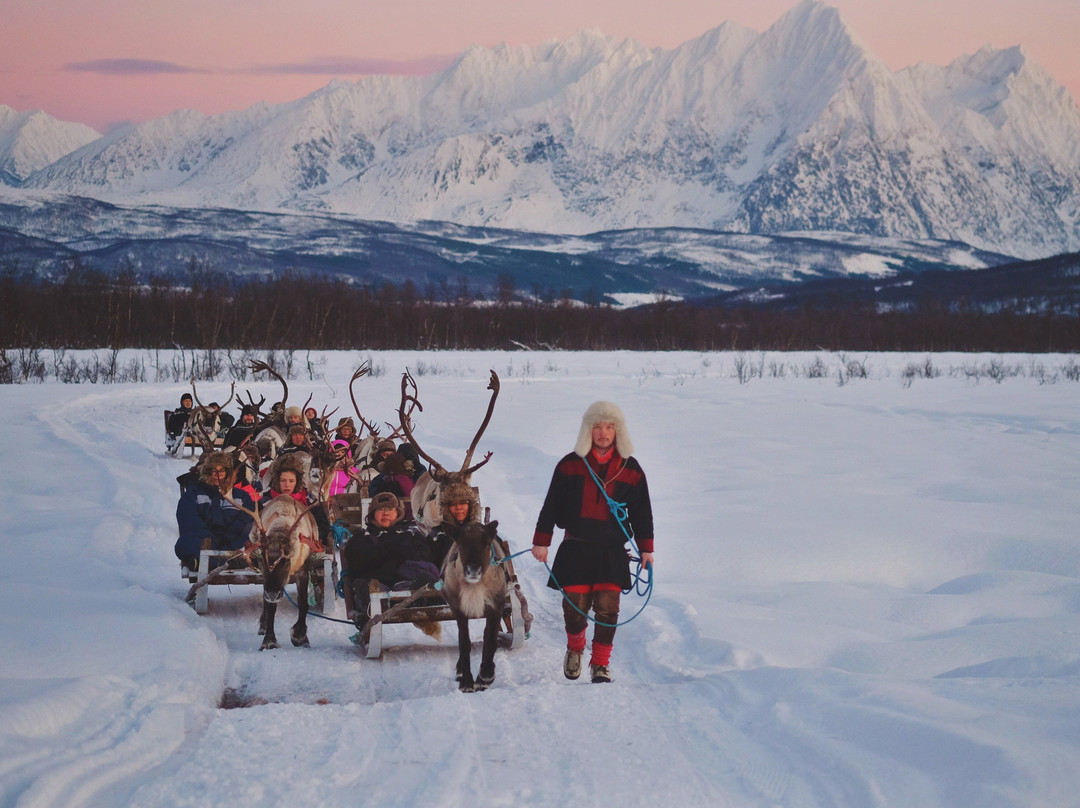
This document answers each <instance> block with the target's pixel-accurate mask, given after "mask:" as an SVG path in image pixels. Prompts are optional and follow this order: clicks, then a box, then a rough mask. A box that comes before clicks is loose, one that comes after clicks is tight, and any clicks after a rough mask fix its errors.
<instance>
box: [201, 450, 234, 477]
mask: <svg viewBox="0 0 1080 808" xmlns="http://www.w3.org/2000/svg"><path fill="white" fill-rule="evenodd" d="M198 468H199V480H200V481H201V482H204V483H208V484H210V485H216V483H215V482H214V481H213V480H211V479H210V472H211V471H212V470H213V469H218V468H223V469H225V474H226V475H227V476H231V475H232V473H233V469H235V468H236V461H235V458H234V457H233V455H232V454H231V453H230V452H205V453H204V454H203V455H202V456H201V457H200V458H199V464H198Z"/></svg>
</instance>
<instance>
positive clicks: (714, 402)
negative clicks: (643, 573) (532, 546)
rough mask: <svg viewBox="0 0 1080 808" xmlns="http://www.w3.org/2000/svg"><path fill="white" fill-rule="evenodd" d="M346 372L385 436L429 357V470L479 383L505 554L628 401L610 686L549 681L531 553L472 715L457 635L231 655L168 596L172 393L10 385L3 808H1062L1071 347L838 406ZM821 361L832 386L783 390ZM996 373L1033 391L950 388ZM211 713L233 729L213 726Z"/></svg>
mask: <svg viewBox="0 0 1080 808" xmlns="http://www.w3.org/2000/svg"><path fill="white" fill-rule="evenodd" d="M365 356H367V354H344V353H342V354H329V355H327V356H326V361H325V363H323V364H321V365H319V373H320V374H322V376H323V378H321V379H316V380H314V381H312V380H308V379H307V378H306V377H305V378H296V379H293V380H292V382H291V383H290V401H292V402H295V403H300V402H302V401H303V400H304V399H306V398H307V396H308V394H309V393H314V403H315V404H316V405H318V406H319V408H320V409H321V408H322V406H323V405H326V404H329V405H331V406H337V405H342V411H341V413H342V414H343V413H345V412H346V411H348V410H351V406H350V404H349V401H348V379H349V376H350V375H351V372H352V370H353V369H354V368H355V367H356V365H357V364H358V363H359V361H360V360H361V359H363V358H364V357H365ZM373 357H374V359H375V361H376V365H377V367H379V368H380V369H381V370H382V371H383V372H382V373H381V375H379V376H377V377H374V378H370V377H369V378H366V379H363V380H361V381H360V382H358V384H357V388H356V389H357V392H358V396H359V398H360V402H361V406H362V407H363V409H364V414H365V415H366V416H368V417H373V418H376V419H378V420H380V421H384V420H390V419H391V418H392V417H393V409H394V407H395V406H396V402H397V396H398V394H399V380H400V371H401V369H403V368H404V367H405V366H406V365H409V366H410V367H411V368H412V369H413V370H414V372H416V371H417V369H418V367H422V368H423V371H424V375H419V376H418V377H417V381H418V383H419V389H420V397H421V401H422V402H423V403H424V405H425V410H424V412H423V413H422V414H421V415H419V417H418V429H417V434H418V436H419V437H420V439H421V441H422V443H423V445H424V448H425V449H426V450H427V451H428V452H430V453H432V454H434V455H435V456H436V457H438V458H440V459H443V460H444V463H445V464H447V465H450V464H453V463H455V462H460V459H461V458H462V456H463V454H464V450H465V447H466V446H467V445H468V442H469V440H470V438H471V437H472V435H473V433H474V432H475V430H476V427H477V426H478V424H479V421H480V419H481V417H482V414H483V409H484V407H485V406H486V402H487V397H488V394H487V391H486V390H485V389H484V388H485V385H486V382H487V375H488V374H487V371H488V369H489V368H493V369H495V370H496V371H497V372H498V373H499V374H500V376H501V377H502V379H503V387H502V394H501V396H500V398H499V400H498V405H497V407H496V410H495V415H494V418H493V420H492V423H491V426H490V427H489V429H488V431H487V434H486V435H485V436H484V438H483V439H482V441H481V443H480V446H479V450H478V451H480V452H483V451H487V450H491V451H493V452H494V456H493V458H492V460H491V462H490V463H489V465H488V466H487V467H485V468H483V469H482V470H481V471H480V472H478V473H477V475H476V478H475V482H476V483H477V484H478V485H479V486H480V490H481V494H482V497H483V500H484V504H485V505H488V506H490V507H491V509H492V512H493V516H494V517H495V518H497V519H498V520H499V522H500V525H501V528H500V530H501V532H502V533H503V534H504V535H505V536H506V537H507V538H509V539H510V541H511V543H512V545H513V549H515V550H517V549H524V548H525V546H526V544H527V543H528V542H529V541H530V539H531V534H532V529H533V525H534V522H535V519H536V515H537V513H538V510H539V507H540V503H541V500H542V498H543V496H544V493H545V491H546V488H547V483H548V480H549V479H550V475H551V471H552V469H553V468H554V465H555V462H556V461H557V459H558V458H559V457H561V456H562V455H563V454H564V453H566V452H567V451H569V450H570V449H571V447H572V445H573V442H574V438H575V436H576V434H577V429H578V425H579V422H580V417H581V413H582V412H583V411H584V410H585V408H586V407H587V405H588V404H590V403H591V402H592V401H594V400H596V399H599V398H607V399H611V400H613V401H615V402H617V403H618V404H620V405H621V406H622V408H623V409H624V411H625V412H626V414H627V418H628V421H629V425H630V429H631V432H632V437H633V440H634V442H635V444H636V456H637V457H638V459H639V460H640V461H641V463H642V465H643V467H644V469H645V471H646V474H647V475H648V478H649V483H650V488H651V491H652V496H653V504H654V510H655V515H656V523H657V527H656V535H657V539H656V559H657V561H656V585H655V592H654V594H653V597H652V600H651V602H650V603H649V605H648V606H647V608H646V609H645V610H644V612H643V613H642V614H641V616H640V617H639V618H637V619H636V620H634V621H633V622H631V623H629V624H628V625H626V626H623V627H622V628H620V629H619V631H618V634H617V636H616V640H615V653H614V655H613V658H612V674H613V676H614V679H615V681H614V682H613V683H612V684H611V685H607V686H602V685H592V684H589V683H587V682H586V680H585V679H582V680H580V681H578V682H568V681H566V680H565V679H564V678H563V676H562V672H561V660H562V653H563V647H564V643H565V635H564V633H563V629H562V621H561V615H560V607H559V601H558V596H557V594H556V593H554V592H552V591H550V590H548V589H546V588H545V587H544V581H545V573H544V569H543V567H542V565H540V564H538V563H537V562H535V561H534V560H533V559H532V558H531V557H529V556H523V557H522V558H521V559H519V560H518V561H517V565H518V566H517V569H518V573H519V576H520V578H521V579H522V584H523V588H524V590H525V593H526V595H527V596H528V599H529V605H530V607H531V609H532V611H533V613H534V615H535V616H536V621H535V623H534V624H533V628H532V635H531V637H530V639H529V640H528V641H527V642H526V643H525V646H524V647H523V648H522V649H519V650H517V651H508V650H504V649H501V650H500V651H499V653H498V655H497V656H496V662H497V666H498V670H497V678H496V681H495V684H494V686H493V687H492V688H491V689H490V690H488V691H486V692H483V693H476V694H462V693H459V692H458V691H457V689H456V685H455V682H454V677H453V670H454V661H455V658H456V647H455V646H456V643H455V641H454V628H453V627H452V626H451V625H449V624H446V625H445V626H444V634H443V640H442V642H441V643H436V642H435V641H434V640H431V639H429V638H427V637H425V636H424V635H422V634H421V633H420V632H419V631H417V630H416V629H415V628H414V627H412V626H407V625H405V626H388V627H387V628H386V630H385V640H384V641H385V643H386V645H387V648H386V651H385V652H384V654H383V657H382V659H381V660H379V661H372V660H366V659H362V658H361V657H360V656H359V654H358V651H357V650H356V648H355V647H354V646H352V645H351V644H350V642H349V635H350V634H351V633H352V631H351V630H350V628H349V627H348V626H344V625H340V624H336V623H331V622H327V621H322V620H318V619H312V620H310V621H309V635H310V637H311V644H312V647H311V648H310V649H297V648H293V647H291V646H287V647H283V648H281V649H279V650H275V651H266V652H259V651H258V647H259V637H258V636H257V635H256V624H257V619H258V610H259V603H260V601H259V593H258V591H256V590H255V589H254V588H247V589H246V590H245V589H244V588H242V587H236V588H234V590H233V591H232V592H228V591H219V590H222V589H224V588H222V587H219V588H217V589H215V592H214V594H213V597H212V599H211V607H210V612H209V613H208V614H207V615H205V616H199V615H197V614H195V613H194V612H193V611H192V609H191V608H190V607H188V606H187V605H185V603H184V600H183V596H184V593H185V592H186V589H187V584H186V583H185V582H183V581H182V580H181V579H180V577H179V571H178V563H177V561H176V559H175V558H174V556H173V551H172V546H173V541H174V539H175V535H176V525H175V519H174V511H175V505H176V499H177V496H178V488H177V485H176V482H175V478H176V476H177V475H179V474H181V473H182V472H183V471H184V470H185V469H186V468H187V466H188V464H187V462H185V461H181V460H176V459H172V458H169V457H167V456H165V454H164V452H163V430H162V414H161V413H162V409H163V408H165V407H171V406H173V405H174V404H175V403H176V402H177V401H178V400H179V397H180V394H181V393H182V392H183V391H184V390H185V389H187V388H185V386H184V385H183V384H177V383H172V382H168V383H158V384H116V385H101V384H99V385H91V384H73V385H67V384H60V383H56V382H50V383H46V384H28V385H14V386H12V385H7V386H3V387H0V403H2V405H3V411H4V413H5V417H4V419H3V421H2V425H0V441H2V443H3V446H4V453H3V457H4V460H5V463H4V465H5V469H4V474H3V483H0V491H2V500H3V503H4V506H5V507H4V509H3V513H2V516H0V534H2V539H0V553H2V560H3V564H2V567H0V576H2V585H0V637H2V641H3V642H2V648H3V651H2V653H0V808H9V807H10V806H19V807H20V808H31V807H33V808H42V807H44V806H65V807H67V806H81V805H91V806H115V805H138V806H218V805H221V806H230V807H231V808H241V807H243V806H282V805H304V806H320V805H330V806H353V805H361V804H364V805H378V806H383V807H384V808H385V807H386V806H415V805H424V804H431V805H434V804H438V805H446V806H459V805H478V806H524V805H528V806H533V805H535V806H567V805H577V806H584V805H597V804H610V805H619V806H656V805H672V806H679V807H680V808H684V807H685V806H784V807H785V808H810V807H811V806H814V807H815V808H817V807H820V808H825V807H826V806H853V807H856V806H857V807H858V808H863V807H864V806H866V807H869V806H890V807H892V806H910V808H928V806H943V807H944V806H951V807H952V808H997V807H998V806H1018V807H1019V806H1022V807H1023V808H1037V807H1038V806H1046V807H1047V808H1063V807H1064V806H1078V805H1080V766H1078V764H1077V761H1078V760H1080V535H1078V528H1080V496H1078V490H1080V383H1077V382H1075V381H1069V380H1066V379H1064V378H1058V377H1056V376H1055V374H1056V369H1058V368H1060V367H1062V366H1065V365H1066V364H1067V363H1069V362H1070V361H1072V359H1071V358H1070V357H1067V356H1048V357H1047V356H1041V357H1035V358H1027V357H1001V358H998V357H989V356H981V357H980V356H975V357H972V356H960V355H935V356H934V357H933V363H934V365H935V366H936V367H938V368H940V369H941V370H943V371H946V372H945V373H943V375H941V376H939V377H937V378H932V379H926V378H918V377H915V378H912V374H911V373H910V369H911V368H912V367H913V366H915V365H918V364H919V363H925V361H926V357H925V356H909V355H889V354H871V355H869V356H866V357H859V358H860V359H862V360H864V362H865V368H866V369H867V370H868V378H853V379H845V381H846V383H844V384H840V383H839V381H840V378H841V377H840V376H838V374H837V372H836V369H837V367H838V366H839V359H838V358H837V357H836V356H835V355H830V354H822V355H821V356H820V357H815V356H814V355H812V354H807V355H768V356H766V357H759V356H758V355H752V356H750V357H739V356H737V355H734V354H708V355H705V354H695V353H673V354H668V353H663V354H660V353H657V354H636V353H610V354H606V353H580V354H579V353H550V354H543V353H486V352H480V353H447V354H418V353H412V352H393V353H389V352H388V353H379V354H374V355H373ZM817 358H820V359H821V360H823V361H824V362H825V364H826V365H827V366H828V368H829V372H828V374H827V375H825V376H824V377H823V378H810V377H809V376H811V375H815V374H808V373H805V372H799V369H800V368H808V367H810V365H811V363H812V362H813V361H814V360H815V359H817ZM999 359H1000V360H1001V361H1002V362H1003V363H1004V365H1003V366H1005V367H1024V368H1028V369H1033V368H1035V366H1036V365H1037V364H1043V365H1045V369H1046V370H1048V371H1049V374H1042V375H1041V376H1040V375H1039V374H1033V373H1027V372H1025V373H1022V374H1020V375H1016V376H1013V377H1011V378H1005V379H1004V380H1003V381H1000V382H995V381H994V380H993V379H992V378H989V377H987V376H982V377H981V378H976V377H973V376H971V375H970V374H965V373H955V374H952V375H950V374H949V373H948V372H947V371H948V370H949V369H950V368H959V367H961V366H975V365H979V364H982V365H984V366H987V367H990V366H991V364H992V363H993V362H996V361H998V360H999ZM747 360H752V362H754V363H758V368H759V369H760V368H769V367H772V368H774V369H775V368H776V367H777V363H780V365H781V366H782V368H787V369H788V370H787V372H785V373H784V374H783V376H782V377H781V376H780V374H776V373H774V374H770V373H768V372H766V373H765V374H764V378H761V377H753V378H750V377H749V376H748V375H747V367H746V365H745V362H746V361H747ZM740 363H742V364H740ZM905 369H907V370H908V371H909V372H908V373H907V374H906V378H905ZM740 373H741V374H742V375H743V381H747V383H740V379H739V378H738V376H739V375H740ZM999 378H1000V376H999ZM1047 381H1052V383H1046V382H1047ZM241 389H250V390H251V391H252V392H253V393H255V394H256V396H258V395H262V394H265V395H266V396H267V397H268V399H271V400H273V398H272V397H274V396H276V395H277V392H278V390H279V388H278V387H277V385H275V384H267V383H263V382H259V383H247V384H244V385H241ZM200 395H201V396H203V400H204V401H207V400H209V399H210V398H217V399H218V400H219V401H223V400H224V399H225V398H226V397H227V395H228V384H227V383H221V382H216V383H210V382H208V383H205V384H204V385H200ZM229 409H230V410H233V411H235V407H234V406H230V408H229ZM336 417H337V416H335V418H336ZM335 422H336V421H335ZM639 603H640V601H639V600H638V599H637V598H636V597H634V596H630V597H628V598H626V599H625V600H624V608H623V611H624V617H625V616H629V614H631V613H632V612H633V611H636V610H637V607H638V605H639ZM338 608H339V610H340V604H338ZM291 611H292V607H291V606H289V605H288V604H283V606H282V610H281V612H279V624H284V625H288V624H289V623H291V621H292V618H291V616H290V613H291ZM337 616H338V617H342V616H343V614H342V613H341V612H340V611H339V612H338V614H337ZM280 633H281V628H279V636H280ZM475 633H476V632H475V631H474V634H475ZM590 635H591V631H590ZM477 653H478V652H474V658H475V657H476V656H477ZM226 691H228V692H229V693H230V694H231V699H230V700H231V701H233V702H237V703H241V704H243V705H245V706H244V707H243V708H237V709H219V706H218V705H219V703H220V702H221V700H222V697H223V694H224V693H225V692H226Z"/></svg>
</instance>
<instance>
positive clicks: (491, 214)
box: [25, 0, 1080, 258]
mask: <svg viewBox="0 0 1080 808" xmlns="http://www.w3.org/2000/svg"><path fill="white" fill-rule="evenodd" d="M1078 144H1080V109H1078V107H1077V105H1076V103H1075V101H1074V100H1073V99H1072V98H1071V97H1070V96H1069V94H1068V93H1067V92H1066V91H1065V90H1064V88H1063V87H1061V86H1060V85H1059V84H1057V83H1056V82H1055V81H1054V80H1053V79H1052V78H1051V77H1050V76H1049V75H1048V74H1047V73H1046V72H1045V71H1044V70H1043V69H1042V68H1040V67H1039V66H1038V65H1037V64H1035V63H1034V62H1032V60H1031V58H1030V56H1029V55H1028V54H1027V53H1026V52H1025V51H1024V50H1023V48H1020V47H1014V48H1008V49H1005V50H995V49H993V48H990V47H986V48H983V49H982V50H980V51H979V52H978V53H977V54H974V55H971V56H965V57H961V58H960V59H957V60H956V61H955V62H954V63H953V64H951V65H949V66H947V67H942V68H938V67H931V66H927V65H919V66H916V67H913V68H909V69H907V70H902V71H899V72H893V71H891V70H889V69H888V68H887V67H886V66H885V65H884V64H883V63H882V62H881V61H880V60H879V59H877V58H876V57H875V56H874V55H873V54H872V53H870V52H869V51H868V50H867V48H866V47H865V46H864V45H863V44H862V43H861V41H860V40H859V38H858V37H857V35H856V34H855V33H854V32H852V31H851V30H850V28H849V27H848V25H847V23H846V22H845V21H844V20H843V18H842V17H841V16H840V14H839V12H838V11H836V9H834V8H832V7H830V6H828V5H825V4H824V3H821V2H818V0H804V1H803V2H801V3H799V4H798V5H796V6H795V7H794V8H792V9H791V10H790V11H789V12H788V13H787V14H785V15H784V16H783V17H781V18H780V19H779V20H778V21H777V22H776V23H775V24H774V25H773V26H771V27H770V28H769V29H768V30H766V31H764V32H762V33H757V32H754V31H751V30H748V29H745V28H741V27H739V26H736V25H733V24H730V23H725V24H724V25H721V26H719V27H718V28H715V29H713V30H711V31H708V32H706V33H705V34H703V35H702V36H701V37H698V38H697V39H694V40H691V41H689V42H686V43H684V44H683V45H681V46H679V47H677V48H674V49H672V50H667V51H665V50H662V49H649V48H645V47H643V46H642V45H640V44H638V43H636V42H633V41H629V40H627V41H619V40H617V39H615V38H611V37H606V36H604V35H603V34H601V33H600V32H597V31H582V32H580V33H578V34H576V35H575V36H573V37H571V38H570V39H568V40H566V41H563V42H557V41H556V42H549V43H545V44H543V45H540V46H538V47H526V46H518V47H507V46H498V47H495V48H481V47H473V48H470V49H469V50H467V51H466V52H464V53H463V54H462V55H461V56H460V58H459V59H458V60H457V61H456V62H455V63H454V64H453V65H451V66H450V67H448V68H447V69H446V70H444V71H442V72H441V73H438V74H436V75H433V76H429V77H426V78H406V77H391V76H375V77H370V78H365V79H362V80H360V81H357V82H345V81H335V82H332V83H331V84H329V85H328V86H327V87H325V88H323V89H321V90H319V91H318V92H315V93H313V94H311V95H310V96H307V97H305V98H301V99H298V100H296V101H292V102H289V103H285V104H278V105H274V106H269V105H257V106H255V107H252V108H251V109H248V110H244V111H241V112H233V113H228V114H225V115H217V116H213V117H209V118H201V117H200V116H196V115H194V114H192V113H176V114H174V115H170V116H167V117H166V118H163V119H160V120H158V121H151V122H148V123H146V124H144V125H142V126H139V127H136V128H135V129H134V130H133V131H130V132H127V133H124V134H118V135H117V136H115V137H111V138H106V139H103V140H102V141H99V142H97V143H96V144H94V145H93V146H91V147H89V148H87V149H83V150H81V151H80V152H78V153H75V154H72V155H69V156H67V157H64V158H62V159H59V160H58V161H57V162H55V163H53V164H52V165H50V166H48V167H46V168H43V169H42V170H40V171H38V172H37V173H36V174H34V175H33V176H31V177H30V178H28V179H27V181H26V183H25V184H26V185H27V186H28V187H33V188H38V189H43V190H50V191H54V192H62V193H68V194H76V195H84V196H96V197H98V198H101V199H104V200H108V201H112V202H117V203H122V204H147V203H152V204H166V205H173V206H178V207H205V206H215V207H229V208H240V209H258V210H280V209H289V210H307V211H328V212H337V213H348V214H352V215H357V216H360V217H363V218H368V219H382V220H390V221H395V222H415V221H417V220H424V219H432V220H442V221H449V222H455V223H458V224H463V225H470V226H498V227H508V228H517V229H528V230H533V231H543V232H552V233H587V232H595V231H597V230H603V229H616V228H635V227H700V228H706V229H714V230H732V231H739V232H749V233H763V234H765V233H775V232H780V231H789V230H800V231H808V230H820V229H825V230H842V231H845V232H849V233H857V234H871V235H878V236H887V237H893V238H905V239H927V238H931V239H939V240H956V241H963V242H966V243H969V244H971V245H973V246H975V247H977V248H980V249H986V250H993V251H996V252H1002V253H1007V254H1011V255H1017V256H1020V257H1026V258H1035V257H1042V256H1046V255H1051V254H1056V253H1061V252H1066V251H1073V250H1077V249H1080V160H1078V159H1077V158H1078V149H1080V146H1078Z"/></svg>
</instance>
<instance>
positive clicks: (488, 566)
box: [441, 521, 507, 693]
mask: <svg viewBox="0 0 1080 808" xmlns="http://www.w3.org/2000/svg"><path fill="white" fill-rule="evenodd" d="M498 527H499V523H498V521H495V522H489V523H487V524H486V525H485V524H480V523H479V522H466V523H465V524H464V525H462V526H461V527H455V528H453V529H452V530H453V533H454V544H453V546H452V547H451V548H450V552H449V553H447V555H446V560H445V561H444V562H443V567H442V576H441V577H442V583H443V585H442V589H441V592H442V594H443V597H445V598H446V603H447V605H448V606H449V607H450V611H452V612H453V613H454V619H455V620H456V621H457V628H458V661H457V681H458V689H459V690H461V691H462V692H464V693H472V692H474V691H476V690H487V688H488V687H489V686H490V685H491V683H492V682H494V681H495V647H496V644H497V642H498V639H499V625H500V621H501V620H502V617H503V611H504V609H505V608H506V597H507V580H506V573H505V571H504V570H503V569H502V566H501V565H500V563H499V562H500V561H501V560H502V559H503V558H505V557H506V553H505V551H504V550H503V547H502V543H501V542H500V541H499V540H498V534H497V532H496V531H497V529H498ZM476 617H483V618H484V645H483V650H482V652H481V655H480V670H479V671H478V672H477V674H476V679H475V680H474V679H473V675H472V660H471V656H472V639H471V638H470V637H469V619H470V618H476Z"/></svg>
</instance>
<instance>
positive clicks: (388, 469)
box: [368, 452, 415, 500]
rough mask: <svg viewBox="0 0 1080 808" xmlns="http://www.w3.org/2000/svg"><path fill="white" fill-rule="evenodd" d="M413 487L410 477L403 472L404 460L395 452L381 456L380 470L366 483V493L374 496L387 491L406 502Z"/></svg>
mask: <svg viewBox="0 0 1080 808" xmlns="http://www.w3.org/2000/svg"><path fill="white" fill-rule="evenodd" d="M414 485H415V483H414V482H413V479H412V477H410V476H409V475H408V473H407V472H406V470H405V460H404V459H403V458H402V457H401V455H399V454H398V453H397V452H390V453H389V454H383V460H382V468H381V470H380V471H379V473H378V474H377V475H375V477H374V479H372V481H371V482H370V483H368V493H369V494H371V496H375V495H376V494H379V493H381V492H383V491H389V492H390V493H391V494H393V495H394V496H397V497H402V498H404V499H406V500H407V499H408V498H409V495H410V494H411V493H412V490H413V486H414Z"/></svg>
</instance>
